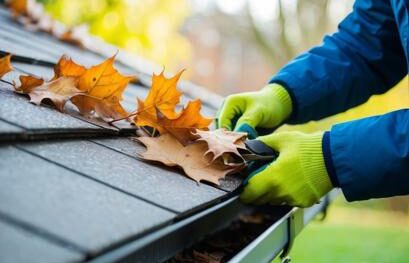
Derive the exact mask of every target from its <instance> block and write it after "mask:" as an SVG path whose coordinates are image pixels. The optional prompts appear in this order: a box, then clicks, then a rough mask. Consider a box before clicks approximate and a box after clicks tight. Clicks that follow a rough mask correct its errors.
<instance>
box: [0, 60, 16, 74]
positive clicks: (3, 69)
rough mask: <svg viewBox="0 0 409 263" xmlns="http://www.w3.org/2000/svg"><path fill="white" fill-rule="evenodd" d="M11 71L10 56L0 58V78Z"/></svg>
mask: <svg viewBox="0 0 409 263" xmlns="http://www.w3.org/2000/svg"><path fill="white" fill-rule="evenodd" d="M12 70H13V67H12V66H11V55H10V54H9V55H6V56H4V57H2V58H0V78H1V77H3V76H4V75H6V74H7V73H8V72H10V71H12Z"/></svg>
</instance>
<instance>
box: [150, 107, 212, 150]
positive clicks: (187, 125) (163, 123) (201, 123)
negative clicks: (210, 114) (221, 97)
mask: <svg viewBox="0 0 409 263" xmlns="http://www.w3.org/2000/svg"><path fill="white" fill-rule="evenodd" d="M201 107H202V103H201V101H200V100H198V99H197V100H194V101H191V102H189V103H188V104H187V106H186V108H184V109H183V110H182V112H181V113H180V115H179V116H178V117H177V118H175V119H169V118H167V117H166V116H165V115H164V114H162V113H161V112H160V111H159V110H158V116H157V125H158V129H159V132H160V133H161V134H164V133H166V132H168V133H170V134H172V135H173V136H174V137H176V138H177V139H178V140H179V141H180V142H181V143H182V144H183V145H186V144H188V143H189V142H191V141H193V140H195V139H196V138H197V137H195V136H194V135H193V134H192V132H193V131H195V130H196V129H206V130H207V129H208V127H209V125H210V123H211V122H212V119H208V118H205V117H203V116H202V115H201V114H200V109H201Z"/></svg>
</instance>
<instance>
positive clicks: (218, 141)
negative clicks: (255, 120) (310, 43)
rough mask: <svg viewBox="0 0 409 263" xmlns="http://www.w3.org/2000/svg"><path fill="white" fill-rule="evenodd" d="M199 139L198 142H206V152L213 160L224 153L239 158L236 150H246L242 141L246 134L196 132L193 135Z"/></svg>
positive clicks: (217, 131) (215, 131)
mask: <svg viewBox="0 0 409 263" xmlns="http://www.w3.org/2000/svg"><path fill="white" fill-rule="evenodd" d="M195 134H196V135H197V136H198V137H199V138H198V139H197V140H198V141H203V142H206V143H207V145H208V147H209V150H208V151H207V152H206V154H208V153H212V154H213V159H217V158H218V157H220V156H222V155H223V154H225V153H232V154H235V155H236V156H238V157H240V158H241V154H240V153H239V151H238V149H246V147H245V145H244V140H245V139H246V137H247V133H244V132H232V131H227V130H225V129H217V130H214V131H202V130H196V133H195Z"/></svg>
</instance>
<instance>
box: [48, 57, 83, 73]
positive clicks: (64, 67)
mask: <svg viewBox="0 0 409 263" xmlns="http://www.w3.org/2000/svg"><path fill="white" fill-rule="evenodd" d="M86 70H87V69H86V68H85V67H84V66H81V65H79V64H77V63H75V62H74V61H73V60H72V59H71V58H69V57H67V56H65V55H64V56H62V57H61V58H60V60H58V62H57V64H56V65H55V67H54V77H53V79H57V78H59V77H79V76H81V75H82V74H84V72H85V71H86Z"/></svg>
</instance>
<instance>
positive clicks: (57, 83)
mask: <svg viewBox="0 0 409 263" xmlns="http://www.w3.org/2000/svg"><path fill="white" fill-rule="evenodd" d="M20 80H21V85H20V87H15V91H16V92H18V93H24V94H28V96H29V97H30V101H31V102H32V103H34V104H36V105H40V104H41V102H42V101H43V100H45V99H49V100H51V101H52V102H53V103H54V105H55V107H56V108H57V109H58V110H59V111H63V110H64V106H65V103H67V101H68V100H70V99H71V98H72V97H73V96H75V95H78V94H81V91H80V90H79V89H77V87H76V86H77V82H78V79H77V78H74V77H59V78H58V79H55V80H52V81H50V82H47V83H43V82H44V81H43V80H42V79H38V78H35V77H32V76H20ZM40 83H41V84H40ZM38 84H39V85H38Z"/></svg>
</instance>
